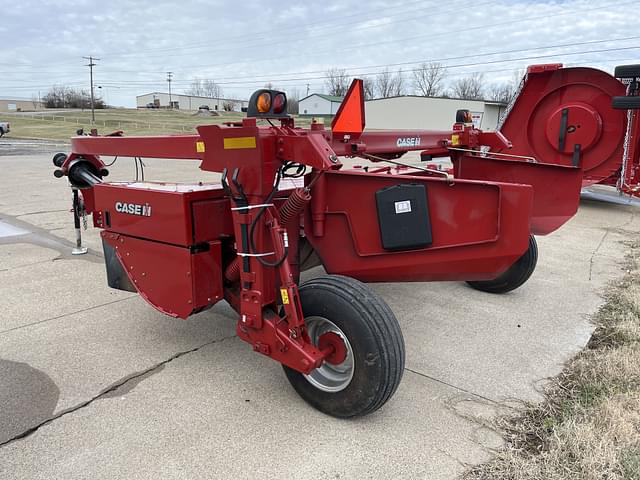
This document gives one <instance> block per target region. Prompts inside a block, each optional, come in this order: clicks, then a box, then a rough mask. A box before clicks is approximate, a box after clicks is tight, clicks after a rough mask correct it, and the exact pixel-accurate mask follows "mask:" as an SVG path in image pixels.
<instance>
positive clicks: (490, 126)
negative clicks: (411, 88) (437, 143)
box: [364, 95, 506, 130]
mask: <svg viewBox="0 0 640 480" xmlns="http://www.w3.org/2000/svg"><path fill="white" fill-rule="evenodd" d="M364 107H365V118H366V123H367V129H368V130H388V129H401V130H449V129H451V126H452V125H453V124H454V122H455V120H456V111H457V110H462V109H466V110H469V111H470V112H471V115H472V117H473V123H474V124H475V126H476V127H478V128H481V129H482V130H495V129H496V127H497V126H498V120H499V118H500V115H502V113H503V112H504V110H505V108H506V105H505V104H504V103H501V102H493V101H489V100H460V99H457V98H441V97H419V96H414V95H406V96H401V97H389V98H379V99H376V100H367V101H366V102H365V104H364Z"/></svg>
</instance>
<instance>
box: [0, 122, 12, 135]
mask: <svg viewBox="0 0 640 480" xmlns="http://www.w3.org/2000/svg"><path fill="white" fill-rule="evenodd" d="M10 127H11V125H9V122H0V137H2V136H3V135H4V134H5V133H9V132H10V131H11V128H10Z"/></svg>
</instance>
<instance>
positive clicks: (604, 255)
mask: <svg viewBox="0 0 640 480" xmlns="http://www.w3.org/2000/svg"><path fill="white" fill-rule="evenodd" d="M147 165H148V166H147V179H149V178H151V179H156V180H183V181H194V180H205V181H209V180H211V179H212V178H215V177H214V176H213V175H211V174H207V173H203V172H200V171H198V170H197V163H196V162H180V163H175V162H173V163H172V162H167V161H148V162H147ZM0 167H2V172H3V173H2V176H0V311H2V312H3V314H2V316H0V445H1V446H0V479H3V480H4V479H47V480H52V479H65V480H68V479H75V478H91V479H109V480H112V479H119V478H123V479H124V478H126V479H148V478H154V479H157V478H163V479H164V478H167V479H179V478H180V479H182V478H184V479H193V478H220V479H229V478H238V479H239V478H284V479H287V478H296V479H306V478H309V479H311V478H313V479H325V478H326V479H336V478H342V479H365V478H375V479H381V478H394V479H397V478H410V479H414V478H428V479H450V478H456V476H458V475H459V474H460V473H461V472H462V471H463V470H464V469H465V468H466V466H468V465H471V464H474V463H477V462H482V461H484V460H486V459H488V458H490V455H491V450H492V449H493V448H496V447H499V446H500V445H501V441H500V438H499V437H498V436H497V435H496V434H495V433H494V432H493V431H491V430H490V429H489V428H487V427H486V422H485V420H486V419H487V418H490V417H491V416H493V415H495V414H497V413H499V412H508V411H513V409H514V408H517V407H518V402H519V401H522V400H536V399H539V398H540V394H539V390H540V388H541V386H542V385H543V384H544V381H545V379H546V378H548V377H549V376H552V375H555V374H557V373H558V372H559V371H560V369H561V367H562V365H563V362H565V361H566V360H567V359H568V358H570V357H571V356H572V355H573V354H575V353H576V352H577V351H578V350H579V349H580V348H581V347H583V346H584V345H585V343H586V342H587V340H588V338H589V335H590V333H591V326H590V324H589V320H588V319H589V315H590V314H592V313H593V312H595V311H596V309H597V308H598V305H599V304H600V303H601V302H602V295H603V288H604V287H605V286H606V285H607V284H608V283H609V282H611V281H614V280H615V279H617V278H619V277H621V276H622V274H623V266H622V265H623V260H624V255H625V242H626V241H628V240H629V239H631V238H637V235H638V232H639V231H640V220H639V218H638V215H636V214H637V212H638V209H637V207H633V206H624V205H611V204H604V203H597V202H593V201H584V202H583V203H582V205H581V207H580V211H579V213H578V215H577V216H576V217H575V218H574V219H573V220H572V221H571V222H570V223H569V224H568V225H566V226H565V227H564V228H562V229H561V230H559V231H558V232H556V233H554V234H552V235H550V236H548V237H543V238H539V239H538V240H539V250H540V260H539V264H538V268H537V270H536V272H535V273H534V275H533V277H532V278H531V279H530V280H529V282H528V283H527V284H526V285H525V286H524V287H522V288H520V289H518V290H516V291H514V292H512V293H509V294H506V295H501V296H496V295H489V294H484V293H482V292H478V291H475V290H471V289H470V288H467V287H466V286H465V285H464V284H462V283H413V284H376V285H373V288H374V289H375V290H376V291H377V292H379V293H380V294H381V295H382V296H383V297H384V298H385V300H386V301H387V302H388V303H389V305H390V306H391V308H392V309H393V310H394V311H395V313H396V316H397V317H398V319H399V321H400V323H401V325H402V328H403V332H404V336H405V341H406V345H407V364H406V367H407V369H406V371H405V374H404V379H403V382H402V384H401V386H400V388H399V390H398V392H397V393H396V395H395V396H394V397H393V399H392V400H391V401H390V402H389V403H388V404H387V405H385V406H384V407H383V408H382V409H381V410H379V411H378V412H376V413H375V414H372V415H370V416H367V417H365V418H361V419H357V420H351V421H344V420H336V419H333V418H330V417H327V416H325V415H322V414H320V413H318V412H316V411H314V410H312V409H311V408H310V407H308V406H307V405H306V404H305V403H304V402H303V401H302V400H301V399H300V398H299V397H298V396H297V395H296V394H295V392H294V391H293V389H292V388H291V387H290V386H289V384H288V382H287V380H286V379H285V377H284V374H283V372H282V370H281V368H280V366H279V365H277V364H276V363H274V362H272V361H270V360H269V359H267V358H265V357H263V356H260V355H256V354H254V353H253V352H252V351H251V349H250V348H249V347H248V346H247V345H246V344H244V343H243V342H241V341H239V340H238V339H237V338H236V337H235V333H234V325H235V314H234V312H233V311H232V310H231V309H230V308H229V307H228V306H227V305H225V304H223V303H222V304H218V305H217V306H216V307H215V308H213V309H212V310H210V311H208V312H204V313H201V314H198V315H196V316H195V317H193V318H191V319H189V320H188V321H181V320H174V319H170V318H167V317H164V316H163V315H161V314H160V313H158V312H156V311H154V310H153V309H151V308H150V307H149V306H148V305H147V304H145V302H144V301H143V300H142V299H140V298H139V297H138V296H136V295H132V294H129V293H126V292H121V291H115V290H110V289H108V288H107V287H106V284H105V274H104V265H103V264H102V255H101V252H100V250H99V245H100V244H99V239H98V235H97V232H96V231H93V230H90V231H88V232H87V233H86V243H87V245H89V247H90V248H91V251H90V253H89V254H88V255H85V256H82V257H72V256H71V255H70V250H71V246H72V243H71V241H72V240H73V228H72V217H71V214H70V213H69V207H70V199H71V197H70V192H69V189H68V187H67V186H66V182H65V181H64V180H58V179H55V178H54V177H53V176H52V170H53V167H52V166H51V162H50V155H44V154H31V155H6V154H5V155H4V156H0ZM133 172H134V169H133V165H132V164H131V163H129V164H127V163H126V161H125V160H124V159H121V160H119V161H118V163H117V164H116V165H115V166H114V168H113V175H112V178H114V179H125V178H131V176H132V175H133ZM321 273H322V272H321V271H318V270H316V271H312V272H310V274H311V275H318V274H321Z"/></svg>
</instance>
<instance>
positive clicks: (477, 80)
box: [452, 73, 484, 100]
mask: <svg viewBox="0 0 640 480" xmlns="http://www.w3.org/2000/svg"><path fill="white" fill-rule="evenodd" d="M452 95H453V97H455V98H462V99H463V100H481V99H482V97H483V95H484V75H483V74H482V73H475V74H473V75H471V76H469V77H464V78H460V79H458V80H456V81H455V82H453V85H452Z"/></svg>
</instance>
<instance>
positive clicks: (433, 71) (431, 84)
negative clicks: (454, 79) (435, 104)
mask: <svg viewBox="0 0 640 480" xmlns="http://www.w3.org/2000/svg"><path fill="white" fill-rule="evenodd" d="M446 72H447V70H446V68H445V66H444V65H442V64H441V63H437V62H432V63H423V64H422V65H420V66H419V67H418V68H417V69H415V70H414V71H413V86H414V88H415V91H416V93H418V94H420V95H424V96H425V97H436V96H438V95H442V92H443V90H444V88H443V81H444V78H445V76H446Z"/></svg>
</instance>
